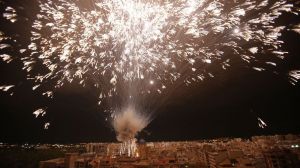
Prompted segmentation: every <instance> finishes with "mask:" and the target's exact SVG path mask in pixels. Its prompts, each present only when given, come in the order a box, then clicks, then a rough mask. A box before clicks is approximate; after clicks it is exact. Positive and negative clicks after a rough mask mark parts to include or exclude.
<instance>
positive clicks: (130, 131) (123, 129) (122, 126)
mask: <svg viewBox="0 0 300 168" xmlns="http://www.w3.org/2000/svg"><path fill="white" fill-rule="evenodd" d="M148 124H149V117H147V116H145V115H142V114H141V113H138V112H137V111H136V110H135V108H133V107H128V108H126V109H125V110H123V111H121V112H120V113H119V114H117V115H116V116H115V118H114V120H113V123H112V125H113V127H114V129H115V132H116V134H117V140H118V141H120V142H128V141H129V140H132V139H134V137H135V136H136V135H137V134H138V132H140V131H141V130H142V129H144V128H145V127H146V126H147V125H148Z"/></svg>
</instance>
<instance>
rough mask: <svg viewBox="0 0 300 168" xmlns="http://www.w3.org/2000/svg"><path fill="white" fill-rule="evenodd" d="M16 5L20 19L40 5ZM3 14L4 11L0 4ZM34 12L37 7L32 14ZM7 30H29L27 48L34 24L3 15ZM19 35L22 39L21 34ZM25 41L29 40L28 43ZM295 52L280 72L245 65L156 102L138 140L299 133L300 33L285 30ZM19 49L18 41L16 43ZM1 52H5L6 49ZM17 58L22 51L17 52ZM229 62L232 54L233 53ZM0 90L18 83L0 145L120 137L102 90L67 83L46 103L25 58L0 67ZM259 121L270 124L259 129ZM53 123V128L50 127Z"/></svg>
mask: <svg viewBox="0 0 300 168" xmlns="http://www.w3.org/2000/svg"><path fill="white" fill-rule="evenodd" d="M10 5H11V6H22V7H24V9H26V10H20V11H23V13H21V14H20V15H22V16H26V17H28V18H30V17H34V16H35V14H34V13H35V12H36V11H37V9H38V6H37V5H36V3H34V1H30V2H22V1H12V2H10ZM0 9H1V11H3V9H4V6H2V5H1V7H0ZM29 9H30V10H29ZM0 20H1V21H0V23H1V30H2V31H5V32H6V33H7V34H10V33H11V34H10V35H11V36H15V35H14V34H12V32H14V31H13V30H14V29H18V30H20V29H23V30H24V31H23V32H24V34H22V35H20V37H19V39H21V43H24V44H26V43H28V41H26V40H27V39H28V38H29V35H30V26H31V23H30V22H28V21H26V20H25V19H23V20H22V19H20V20H19V21H18V23H16V27H9V26H8V25H10V24H8V21H7V20H5V19H3V18H2V17H0ZM299 20H300V18H299V16H298V17H297V16H294V15H292V14H284V15H283V16H282V17H280V18H279V19H277V20H276V24H278V25H286V24H295V23H299ZM16 36H17V35H16ZM22 39H23V41H22ZM281 39H282V40H283V41H285V43H284V44H283V49H284V50H285V51H288V52H289V54H287V55H286V57H285V59H284V60H276V63H277V67H275V68H270V69H267V70H266V71H263V72H258V71H255V70H253V69H252V68H250V67H247V66H245V64H243V63H241V62H240V61H238V60H237V61H236V62H235V63H234V66H232V67H230V68H229V69H228V70H220V69H217V68H216V67H215V66H214V65H213V64H212V66H211V67H208V68H210V69H215V71H214V72H215V77H214V78H209V79H206V80H204V81H203V82H200V83H193V84H192V85H190V86H186V85H184V84H183V83H180V82H179V83H177V84H176V85H172V87H171V88H170V89H169V90H168V91H167V92H166V93H164V94H162V95H159V96H156V97H151V98H154V99H155V100H156V101H157V102H158V103H156V105H157V107H155V108H154V109H155V111H154V117H153V121H152V122H151V123H150V124H149V125H148V126H147V127H146V128H145V130H144V131H142V132H141V133H140V134H139V136H138V138H139V139H145V140H146V141H177V140H199V139H211V138H220V137H250V136H253V135H266V134H287V133H295V134H299V133H300V120H299V117H300V103H299V102H300V82H299V83H297V84H296V85H292V84H291V83H290V82H289V78H288V72H289V71H290V70H295V69H300V57H299V54H300V50H299V44H300V43H299V41H300V35H299V34H297V33H295V32H293V31H284V32H283V35H282V37H281ZM13 45H16V44H13ZM1 52H2V51H1ZM16 56H17V52H16ZM229 57H230V54H229ZM0 76H1V80H0V85H4V84H11V83H13V84H16V88H14V90H13V91H14V94H13V96H10V92H0V109H1V116H0V142H8V143H25V142H29V143H37V142H42V143H46V142H49V143H57V142H58V143H73V142H112V141H113V142H115V141H116V138H115V133H114V131H113V129H112V127H111V125H110V123H109V122H107V121H105V117H106V116H105V115H106V114H105V113H103V110H104V109H105V108H106V107H103V106H98V105H97V101H98V95H97V94H96V93H95V91H94V90H95V88H94V87H92V86H87V87H85V88H82V87H81V86H79V85H77V84H76V83H73V84H67V85H65V86H64V87H62V88H60V89H59V90H57V91H56V92H55V97H54V98H53V99H50V100H49V99H47V98H44V97H43V96H41V94H40V93H38V92H33V91H32V89H31V87H32V83H31V82H30V81H27V80H26V79H25V78H26V73H25V72H24V71H22V65H21V62H19V61H12V62H11V63H9V64H7V63H5V62H2V61H1V62H0ZM39 107H47V114H46V115H45V116H44V117H42V118H37V119H36V118H35V117H34V115H33V114H32V112H33V111H34V110H36V109H38V108H39ZM257 117H260V118H261V119H263V120H264V121H265V122H266V123H267V125H268V127H266V128H265V129H262V128H260V127H258V121H257ZM45 122H50V126H49V129H47V130H45V129H43V125H44V123H45Z"/></svg>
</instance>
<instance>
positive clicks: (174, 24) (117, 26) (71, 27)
mask: <svg viewBox="0 0 300 168" xmlns="http://www.w3.org/2000/svg"><path fill="white" fill-rule="evenodd" d="M82 3H83V2H81V1H73V0H57V1H50V0H48V1H40V2H39V11H38V13H37V14H36V17H35V20H34V21H32V28H31V37H30V44H28V45H27V46H21V47H15V49H17V50H18V51H19V53H20V55H21V58H19V57H18V58H15V57H13V56H11V55H10V54H8V53H4V54H1V55H0V58H1V59H2V60H3V61H5V62H7V63H9V62H11V61H13V60H14V59H19V60H21V61H22V63H23V69H24V70H26V72H27V79H28V80H32V81H33V82H34V83H35V85H34V86H33V88H32V89H33V90H42V91H43V95H45V96H48V97H53V91H55V90H56V89H58V88H60V87H62V86H63V85H64V84H66V83H72V82H76V83H79V84H81V85H82V86H85V85H87V84H88V83H92V84H93V85H94V86H95V87H96V88H98V90H99V104H101V102H103V100H105V99H110V98H113V97H126V99H125V101H124V102H125V103H123V104H128V102H132V101H134V100H137V99H139V98H140V97H143V96H147V95H148V94H152V93H157V94H161V93H162V92H163V90H165V89H166V88H167V86H172V84H176V82H184V83H185V84H187V85H188V84H190V83H192V82H199V81H202V80H204V79H205V78H212V77H214V74H213V72H210V71H207V69H206V67H208V66H209V65H211V64H214V65H218V66H220V67H221V68H222V69H224V70H225V69H227V68H228V67H230V66H234V64H233V63H232V60H236V59H238V60H242V61H243V62H244V63H245V66H248V67H252V68H253V69H254V70H257V71H263V70H266V69H268V67H270V66H276V62H275V61H274V59H278V58H279V59H283V58H284V55H285V54H286V52H285V51H282V50H281V45H282V44H283V41H281V40H279V37H280V36H281V32H282V31H283V30H285V29H286V26H276V25H275V23H274V22H275V19H277V18H278V17H279V16H280V15H281V14H282V13H283V12H289V13H294V14H298V13H299V9H297V8H295V7H294V4H293V3H289V2H288V1H286V0H279V1H272V0H257V1H250V0H243V1H234V0H233V1H225V0H214V1H212V0H177V1H160V0H148V1H146V0H103V1H100V0H99V1H98V0H95V1H89V3H90V4H92V5H91V6H88V7H86V6H83V5H82ZM25 10H26V9H25ZM3 17H4V18H6V19H7V20H10V21H11V24H12V26H13V25H14V24H15V23H17V22H18V11H17V10H16V9H14V8H12V7H10V6H7V7H6V8H5V11H4V13H3ZM298 27H299V26H298ZM298 27H297V26H295V27H293V30H295V31H297V30H299V29H298ZM7 40H14V39H13V38H12V37H7V36H6V35H5V33H3V32H1V33H0V41H2V42H1V44H0V48H1V50H3V49H6V48H14V46H11V45H9V44H6V41H7ZM229 55H230V56H229ZM262 55H272V57H264V59H260V58H259V57H262ZM258 56H259V57H258ZM41 67H42V68H43V69H44V70H43V71H39V70H36V69H35V68H37V69H41ZM295 72H296V71H295ZM291 75H292V76H293V75H294V76H296V77H297V76H299V75H298V73H296V75H295V73H293V72H291ZM293 79H295V77H294V78H293ZM294 82H295V81H294ZM53 83H54V84H53ZM45 85H48V86H49V85H51V86H53V87H52V88H50V89H49V87H44V86H45ZM12 87H13V86H10V85H9V86H8V85H6V86H3V87H1V88H0V89H2V90H4V91H7V90H9V89H10V88H12ZM45 88H48V89H45ZM127 99H130V100H127ZM122 106H123V105H122ZM125 111H126V110H125ZM44 114H45V111H44V110H43V109H38V110H37V111H35V112H34V115H36V117H38V116H39V115H44ZM125 114H127V113H125V112H122V113H120V114H119V113H118V112H116V113H113V114H112V117H113V118H115V119H120V118H122V117H120V116H125ZM135 115H136V114H132V116H135ZM132 118H133V120H132V121H133V123H135V122H136V120H135V118H136V117H132ZM137 118H140V117H137ZM145 118H148V117H145ZM259 120H260V119H259ZM122 121H123V120H122ZM137 122H138V123H141V124H142V126H141V127H140V128H139V129H137V130H136V131H135V133H134V134H133V135H135V134H136V132H138V131H140V130H141V129H143V128H144V127H145V126H146V125H147V124H148V122H147V121H144V120H137ZM48 124H49V123H48ZM113 125H115V124H113ZM47 127H48V125H47ZM117 132H118V131H117ZM121 135H122V134H121ZM131 138H133V137H131ZM125 139H126V138H125Z"/></svg>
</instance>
